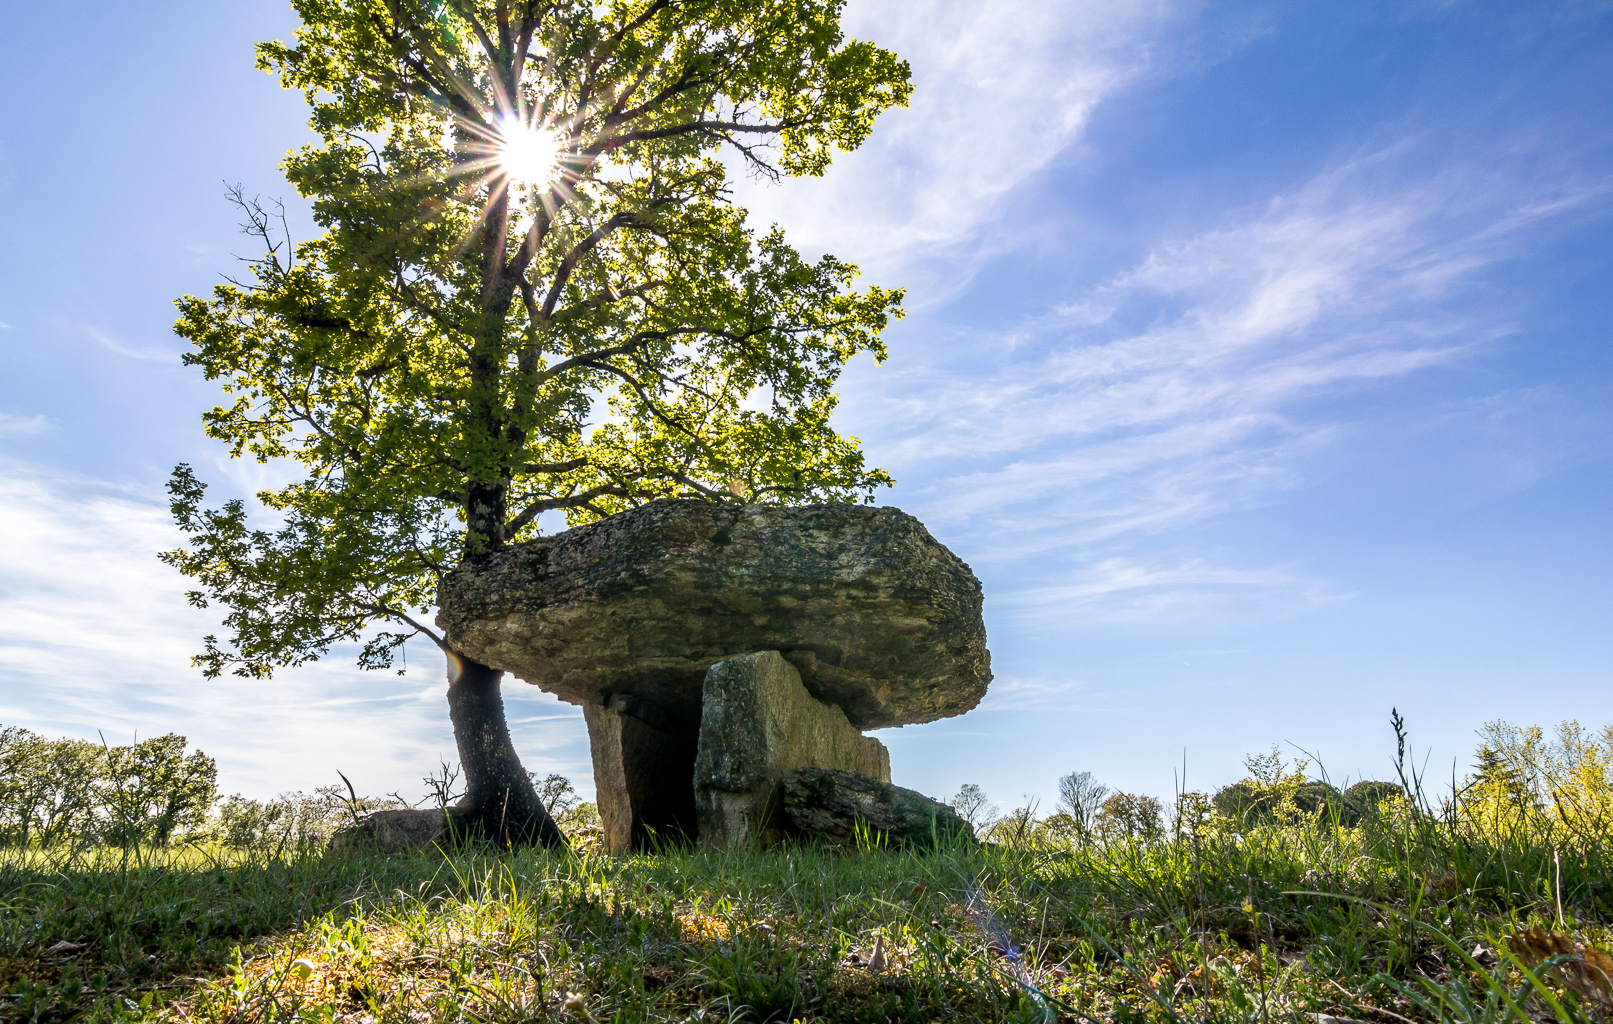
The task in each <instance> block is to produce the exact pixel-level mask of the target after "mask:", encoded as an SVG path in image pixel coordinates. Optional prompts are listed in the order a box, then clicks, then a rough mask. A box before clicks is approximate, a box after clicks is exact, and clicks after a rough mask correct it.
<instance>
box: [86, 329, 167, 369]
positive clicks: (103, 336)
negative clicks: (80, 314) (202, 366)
mask: <svg viewBox="0 0 1613 1024" xmlns="http://www.w3.org/2000/svg"><path fill="white" fill-rule="evenodd" d="M84 333H85V334H87V335H89V336H90V337H91V338H93V339H94V340H95V341H96V342H97V343H98V344H99V345H100V346H101V347H102V348H104V349H106V350H107V351H108V352H115V353H117V354H118V355H120V356H124V357H125V358H128V359H139V360H141V361H142V362H148V363H174V364H177V363H178V362H179V353H177V352H174V351H171V350H169V349H162V348H137V347H135V346H132V345H125V344H124V343H123V342H121V341H119V340H118V339H117V338H114V337H112V336H111V335H110V334H107V333H106V332H105V331H101V330H97V329H96V328H94V327H91V326H89V325H88V324H86V325H84Z"/></svg>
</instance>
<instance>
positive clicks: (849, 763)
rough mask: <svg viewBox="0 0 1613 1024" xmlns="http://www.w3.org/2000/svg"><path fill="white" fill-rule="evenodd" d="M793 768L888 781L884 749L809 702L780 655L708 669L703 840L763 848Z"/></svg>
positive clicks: (697, 776) (697, 786)
mask: <svg viewBox="0 0 1613 1024" xmlns="http://www.w3.org/2000/svg"><path fill="white" fill-rule="evenodd" d="M797 768H842V769H846V770H848V771H853V772H861V773H862V774H864V775H868V776H872V777H873V778H876V779H880V780H883V781H885V782H889V781H890V777H891V769H890V752H889V751H887V750H886V749H885V745H884V744H883V743H881V742H879V741H878V740H876V739H871V738H869V737H867V736H864V735H863V734H862V733H861V732H859V731H858V730H857V728H856V727H855V726H853V725H852V724H851V723H850V722H849V721H848V720H847V719H846V713H845V712H844V711H842V710H840V708H838V707H836V706H835V705H833V704H825V703H823V702H822V701H819V700H815V699H813V697H812V695H811V694H809V693H807V690H806V687H805V686H804V685H802V683H801V676H800V674H799V673H798V672H796V670H795V667H794V666H793V665H791V664H790V663H789V662H788V661H785V660H784V658H783V657H782V656H781V655H780V654H779V653H778V652H777V651H760V652H758V653H755V654H745V655H741V656H739V657H736V658H728V659H726V660H724V661H719V662H718V663H717V664H715V665H713V666H711V668H710V669H709V670H708V671H707V672H706V681H705V686H704V691H703V699H702V708H701V717H700V743H699V749H698V753H697V757H696V760H695V771H694V802H695V813H696V816H697V819H698V821H699V827H700V829H699V830H700V839H701V841H702V842H704V843H706V844H707V845H710V846H742V845H746V844H748V843H750V842H751V841H752V839H753V838H756V839H761V840H762V841H764V842H765V841H766V840H767V838H768V837H769V835H770V833H772V832H774V831H776V830H777V828H778V826H779V825H780V824H782V822H781V821H780V820H779V816H778V812H779V797H778V792H777V789H778V781H779V777H780V776H781V775H782V774H783V773H784V772H786V771H790V770H793V769H797ZM601 806H602V807H603V803H602V804H601Z"/></svg>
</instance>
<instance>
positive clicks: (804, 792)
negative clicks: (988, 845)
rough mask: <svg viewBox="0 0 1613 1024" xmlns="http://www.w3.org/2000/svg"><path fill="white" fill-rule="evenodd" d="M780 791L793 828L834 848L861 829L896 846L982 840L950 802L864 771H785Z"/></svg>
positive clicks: (855, 837) (855, 836)
mask: <svg viewBox="0 0 1613 1024" xmlns="http://www.w3.org/2000/svg"><path fill="white" fill-rule="evenodd" d="M778 790H779V795H780V798H781V803H782V805H783V811H784V818H785V821H786V823H787V826H788V828H789V830H790V831H791V832H792V833H793V834H795V835H798V836H801V837H804V838H808V839H817V840H820V841H822V842H824V843H827V844H829V845H831V846H844V847H852V846H855V845H856V844H857V841H858V833H859V827H860V830H861V832H862V833H864V834H866V835H869V836H871V837H875V838H876V841H882V842H887V843H889V844H890V845H892V846H919V847H927V846H932V845H936V844H945V843H948V842H964V843H972V842H975V841H976V840H975V835H974V830H973V829H972V828H970V827H969V823H968V822H967V821H965V820H963V818H961V817H959V815H958V813H957V812H956V811H954V810H953V809H952V808H950V807H948V806H947V805H946V804H943V803H941V802H940V801H937V800H931V799H930V798H929V797H927V796H925V795H924V794H922V793H916V792H914V791H913V790H911V789H903V788H902V787H901V786H893V785H891V784H890V783H889V782H886V781H881V780H879V779H874V778H870V777H869V776H867V775H863V774H861V773H858V772H848V771H839V770H836V769H833V768H803V769H800V770H797V771H791V772H785V773H784V774H783V775H782V776H781V777H780V779H779V786H778ZM880 837H882V838H880Z"/></svg>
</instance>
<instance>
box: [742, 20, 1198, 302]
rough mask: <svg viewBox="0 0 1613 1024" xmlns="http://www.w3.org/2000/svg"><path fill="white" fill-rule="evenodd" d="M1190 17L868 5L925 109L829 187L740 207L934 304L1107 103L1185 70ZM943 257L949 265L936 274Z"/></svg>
mask: <svg viewBox="0 0 1613 1024" xmlns="http://www.w3.org/2000/svg"><path fill="white" fill-rule="evenodd" d="M1189 6H1190V5H1187V4H1183V3H1175V2H1169V0H1116V2H1096V3H1086V4H1080V5H1077V6H1074V7H1072V6H1070V5H1058V4H1048V3H1042V2H1037V0H1003V2H1000V3H993V4H986V5H982V4H978V3H969V2H965V0H929V2H912V3H901V4H891V3H875V2H865V3H860V4H854V5H853V6H852V7H851V8H850V9H849V10H848V12H847V17H846V27H847V34H848V35H849V36H855V37H858V38H864V39H872V40H874V41H875V42H877V43H879V44H880V45H882V46H885V47H887V48H889V49H892V50H894V51H895V52H896V53H898V54H900V55H901V56H902V57H904V58H906V59H907V60H908V61H909V62H910V63H911V64H912V66H913V69H914V81H915V91H914V96H913V101H912V105H911V107H909V108H908V109H905V110H895V111H890V112H888V113H886V114H885V115H883V116H882V117H881V118H880V121H879V124H878V126H877V127H876V129H875V132H874V135H873V138H872V139H871V140H870V141H869V142H868V143H867V144H866V145H865V146H864V147H863V148H862V149H860V150H858V151H857V152H855V153H850V154H846V155H843V156H841V157H839V158H838V159H837V160H836V162H835V164H834V166H833V167H832V168H831V169H830V171H829V172H828V174H827V175H826V176H825V177H824V178H822V179H808V180H792V181H788V182H786V183H785V184H783V185H781V186H777V187H772V186H764V185H748V186H747V185H741V188H740V194H739V198H740V201H741V202H742V203H743V204H744V205H745V206H746V207H747V208H748V209H750V210H751V212H752V215H753V218H754V219H755V220H756V221H758V222H760V223H763V224H765V223H768V222H770V221H776V222H779V223H782V224H784V225H785V226H786V227H787V228H788V229H789V231H790V233H791V238H792V240H793V241H794V242H795V243H796V244H797V245H800V246H802V247H803V248H805V249H807V250H827V251H831V252H834V253H836V254H837V255H839V256H841V257H843V258H847V259H852V260H854V261H856V262H857V263H859V264H860V265H861V266H862V267H863V269H864V270H865V271H867V272H868V273H869V274H870V276H871V278H872V279H873V280H879V281H886V280H897V279H899V280H901V282H902V283H904V284H907V285H908V286H910V287H912V288H914V289H915V290H916V292H917V300H918V301H920V302H924V301H933V299H934V298H935V296H936V294H937V288H938V287H940V288H945V287H949V286H951V285H955V284H956V282H957V281H958V280H959V279H960V277H961V276H962V275H963V274H965V273H966V272H967V269H968V267H969V266H970V265H972V263H973V262H975V261H976V260H977V259H978V258H980V257H981V256H982V255H983V254H984V253H986V252H989V251H993V250H994V249H996V248H998V247H999V245H998V243H997V242H996V241H994V240H993V239H992V237H991V230H992V229H991V225H992V222H993V220H994V218H995V217H996V215H997V214H998V212H999V210H998V207H999V204H1000V202H1001V200H1002V198H1003V197H1004V196H1006V195H1007V194H1008V193H1010V192H1012V191H1013V190H1014V189H1015V188H1017V187H1018V186H1020V185H1021V184H1022V183H1023V182H1024V181H1026V180H1027V179H1028V178H1030V177H1032V176H1033V175H1035V174H1037V173H1039V172H1040V171H1041V170H1042V169H1043V168H1045V167H1046V166H1047V164H1048V162H1049V161H1050V160H1052V159H1053V158H1054V157H1055V156H1057V155H1058V154H1059V153H1061V152H1063V151H1065V150H1066V149H1068V148H1069V146H1070V145H1071V143H1072V142H1074V141H1075V140H1076V139H1077V138H1078V137H1079V136H1080V134H1081V132H1082V129H1083V128H1084V127H1085V126H1086V125H1087V123H1088V121H1089V120H1090V118H1091V116H1092V113H1093V111H1094V110H1095V109H1096V108H1097V107H1098V105H1099V104H1100V103H1102V102H1104V100H1105V99H1106V98H1108V97H1110V96H1112V95H1114V94H1115V93H1116V92H1118V91H1120V90H1123V89H1125V88H1126V87H1127V86H1129V85H1130V84H1132V83H1133V82H1136V81H1137V80H1138V79H1140V78H1142V77H1144V76H1146V75H1150V74H1160V73H1165V71H1166V69H1167V68H1170V67H1171V66H1172V60H1171V59H1170V58H1171V56H1172V55H1171V54H1170V53H1169V51H1168V50H1167V46H1166V39H1165V37H1164V32H1165V29H1166V28H1167V27H1168V26H1171V25H1173V24H1174V23H1175V22H1176V21H1177V20H1179V19H1180V18H1181V17H1182V13H1181V12H1182V10H1183V9H1184V8H1186V7H1189ZM960 251H961V255H962V257H963V258H962V260H961V261H960V260H959V256H960ZM938 258H945V259H946V264H945V265H944V266H941V265H933V264H932V265H929V266H927V267H926V262H927V261H933V260H936V259H938Z"/></svg>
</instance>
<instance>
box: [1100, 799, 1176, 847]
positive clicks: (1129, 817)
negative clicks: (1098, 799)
mask: <svg viewBox="0 0 1613 1024" xmlns="http://www.w3.org/2000/svg"><path fill="white" fill-rule="evenodd" d="M1164 810H1165V809H1164V806H1163V805H1162V804H1161V803H1160V802H1159V801H1158V800H1157V799H1155V798H1154V797H1151V796H1146V795H1144V794H1141V793H1119V792H1117V793H1111V794H1110V795H1109V798H1108V799H1106V800H1104V802H1103V807H1102V808H1101V809H1099V811H1098V815H1097V818H1096V819H1095V820H1094V824H1095V825H1096V826H1097V830H1098V831H1099V832H1100V833H1101V834H1103V835H1104V836H1106V837H1108V838H1110V839H1128V840H1132V841H1135V842H1154V841H1156V840H1158V839H1159V838H1160V836H1161V834H1162V833H1163V832H1164V825H1163V823H1162V821H1161V816H1162V815H1163V813H1164Z"/></svg>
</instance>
